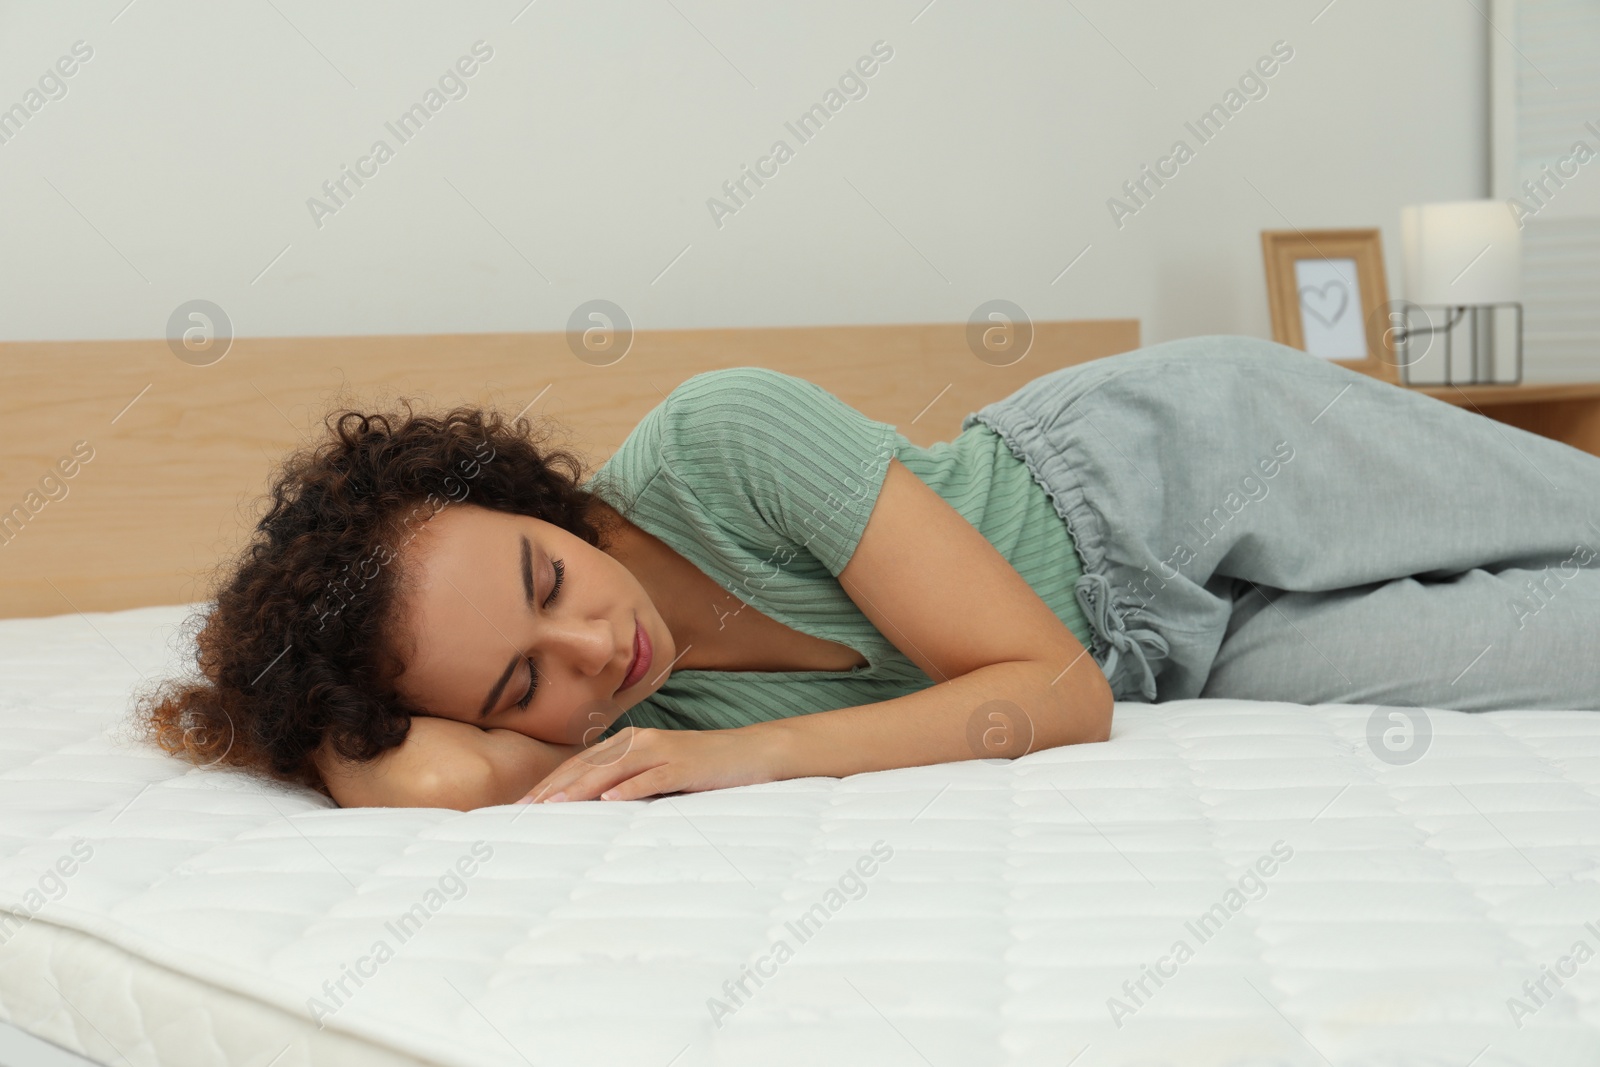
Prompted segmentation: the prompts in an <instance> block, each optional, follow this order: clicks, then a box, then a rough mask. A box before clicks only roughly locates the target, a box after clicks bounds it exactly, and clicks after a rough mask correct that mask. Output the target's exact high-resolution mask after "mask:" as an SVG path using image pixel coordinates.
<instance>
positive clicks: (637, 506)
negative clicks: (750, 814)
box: [139, 336, 1600, 811]
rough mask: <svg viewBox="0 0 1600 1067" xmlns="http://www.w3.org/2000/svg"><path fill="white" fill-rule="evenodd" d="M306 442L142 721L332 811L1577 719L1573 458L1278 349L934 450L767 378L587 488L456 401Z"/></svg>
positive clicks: (587, 795)
mask: <svg viewBox="0 0 1600 1067" xmlns="http://www.w3.org/2000/svg"><path fill="white" fill-rule="evenodd" d="M328 426H329V432H328V434H327V436H326V437H325V439H323V440H322V441H320V442H318V443H315V444H313V445H311V446H308V447H307V448H305V449H303V450H301V451H299V452H297V453H295V454H293V455H291V456H289V457H288V458H287V459H286V460H285V461H284V462H283V463H282V465H281V466H280V468H279V469H278V471H277V472H276V474H275V477H274V482H273V485H272V488H271V493H270V503H269V507H268V510H267V511H266V514H265V516H264V517H263V518H262V519H261V520H260V522H259V523H258V525H257V528H256V530H255V533H254V536H253V538H252V540H251V542H250V544H249V545H248V546H247V547H246V549H245V550H244V551H243V552H242V553H241V554H240V556H239V558H238V559H237V560H235V561H233V562H232V563H231V564H230V566H229V570H228V572H227V575H226V577H225V580H224V581H223V582H222V584H221V586H220V588H219V590H218V592H217V593H216V596H215V598H214V602H213V603H211V604H210V605H208V610H207V612H206V613H205V614H204V615H203V616H200V617H197V618H196V620H195V622H196V624H197V625H198V633H197V635H196V667H197V673H196V674H195V675H193V676H191V677H188V678H182V679H173V680H169V681H167V682H165V683H163V684H162V685H161V686H160V687H159V688H157V689H155V690H153V691H151V692H148V693H146V694H145V695H144V696H143V697H142V698H141V701H140V707H139V712H140V718H141V721H142V722H143V723H144V725H145V726H146V727H147V728H148V730H149V732H150V734H151V736H152V737H153V738H154V739H155V740H156V741H157V742H158V743H159V744H161V746H162V747H163V748H165V749H166V750H167V751H168V752H171V753H173V754H175V755H180V756H183V757H185V758H187V759H189V760H191V761H193V762H195V763H198V764H203V765H210V764H222V765H227V766H234V767H239V768H244V769H248V770H252V771H255V772H258V773H262V774H265V775H269V776H272V777H274V778H277V779H280V780H284V781H288V782H294V783H299V784H303V785H307V786H311V787H312V788H316V789H319V790H321V791H323V792H324V793H326V794H327V795H329V796H330V797H331V798H332V799H333V800H335V801H336V802H337V803H339V804H340V805H343V806H375V805H376V806H424V807H442V808H453V809H457V810H463V811H465V810H471V809H474V808H479V807H485V806H490V805H498V804H512V803H519V802H541V803H550V802H558V801H580V800H638V799H642V798H645V797H650V796H657V795H662V794H670V793H676V792H692V791H699V790H706V789H717V788H724V787H728V786H737V785H748V784H754V783H762V782H771V781H776V780H781V779H788V778H796V777H804V776H812V775H825V776H835V777H839V776H844V775H849V774H855V773H858V772H862V771H873V770H884V769H888V768H895V767H909V766H918V765H926V764H933V763H943V762H949V761H956V760H967V759H977V758H989V757H1000V758H1012V757H1017V756H1021V755H1024V754H1027V753H1029V752H1035V751H1039V750H1041V749H1047V748H1052V747H1055V746H1060V745H1070V744H1079V743H1084V742H1103V741H1106V740H1108V739H1109V738H1111V737H1112V736H1113V728H1112V725H1113V724H1112V710H1113V703H1114V701H1118V700H1133V701H1143V702H1161V701H1168V700H1181V699H1190V698H1197V697H1231V698H1237V699H1248V700H1269V701H1283V702H1289V703H1296V704H1314V703H1348V704H1392V705H1405V706H1414V707H1429V708H1452V709H1458V710H1465V711H1478V710H1491V709H1496V708H1583V709H1596V708H1600V656H1597V655H1596V653H1595V645H1596V640H1597V638H1600V578H1597V575H1600V566H1597V564H1596V563H1595V560H1596V556H1597V552H1596V548H1595V546H1596V545H1600V527H1597V526H1596V525H1595V522H1594V521H1593V519H1592V518H1591V517H1590V512H1591V511H1593V510H1594V509H1595V507H1596V504H1597V502H1600V459H1597V458H1595V457H1593V456H1590V455H1587V454H1585V453H1582V452H1579V451H1578V450H1576V449H1573V448H1570V447H1568V446H1566V445H1563V444H1560V443H1558V442H1555V441H1552V440H1549V439H1546V438H1543V437H1538V436H1535V435H1533V434H1530V433H1527V432H1525V431H1522V430H1518V429H1514V428H1512V427H1509V426H1505V425H1502V424H1499V423H1495V422H1491V421H1490V420H1488V419H1486V418H1483V417H1481V416H1479V415H1476V414H1473V413H1472V412H1469V411H1466V410H1462V409H1459V408H1456V407H1453V406H1451V405H1448V404H1444V403H1441V402H1439V401H1437V400H1433V399H1431V398H1429V397H1426V396H1424V395H1421V394H1419V393H1415V392H1411V391H1408V390H1406V389H1404V388H1401V387H1398V386H1395V385H1391V384H1388V383H1386V382H1382V381H1380V380H1378V379H1376V378H1372V377H1368V376H1365V375H1362V374H1359V373H1356V372H1354V371H1351V370H1348V369H1346V368H1343V367H1340V366H1338V365H1336V364H1332V363H1328V362H1326V361H1324V360H1321V359H1318V358H1316V357H1313V356H1310V355H1307V354H1306V353H1304V352H1301V351H1299V350H1297V349H1293V348H1289V347H1286V346H1283V345H1278V344H1274V343H1271V342H1266V341H1261V340H1256V339H1252V338H1246V337H1233V336H1211V337H1199V338H1191V339H1187V340H1182V341H1173V342H1167V343H1165V344H1158V345H1153V346H1149V347H1146V348H1143V349H1140V350H1138V351H1135V352H1130V353H1126V354H1123V355H1120V356H1113V357H1110V358H1106V359H1100V360H1095V361H1092V362H1089V363H1085V364H1080V365H1078V366H1073V367H1069V368H1066V369H1062V370H1056V371H1052V372H1049V373H1046V374H1044V375H1042V376H1041V377H1039V378H1036V379H1035V380H1033V381H1032V382H1030V383H1028V384H1027V385H1025V386H1023V387H1022V388H1021V389H1019V390H1017V391H1016V392H1015V393H1013V394H1012V395H1011V396H1009V397H1007V398H1006V399H1004V400H1001V401H998V402H995V403H992V404H989V405H987V406H986V407H983V408H981V409H980V410H978V411H975V412H973V413H971V414H969V415H967V416H966V418H965V419H964V420H963V422H962V427H961V433H960V434H959V436H957V437H956V438H955V439H954V440H953V441H949V442H944V443H940V444H936V445H934V446H932V447H928V448H922V447H919V446H916V445H913V444H911V443H910V442H909V441H908V440H907V439H906V438H905V437H904V436H902V435H901V434H900V433H898V432H897V431H896V429H895V428H894V427H893V426H890V425H888V424H885V423H881V422H877V421H874V420H872V419H869V418H867V417H866V416H864V415H863V414H861V413H860V412H858V411H856V410H855V409H853V408H851V407H849V406H848V405H846V404H844V403H843V402H841V401H840V400H838V399H837V398H836V397H834V396H832V395H831V394H830V393H828V392H827V391H825V390H823V389H822V388H820V387H819V386H817V385H814V384H812V383H810V382H808V381H806V380H804V379H801V378H797V377H793V376H790V375H786V374H782V373H779V372H777V371H772V370H763V369H760V368H755V367H736V368H732V369H726V370H718V371H709V372H706V373H703V374H698V375H695V376H694V377H691V378H689V379H688V380H687V381H685V382H684V383H683V384H682V385H680V386H678V387H677V388H676V389H674V390H673V391H672V393H671V394H670V395H669V396H668V397H667V398H666V399H665V400H664V401H662V402H661V403H660V404H659V405H658V406H657V407H655V408H654V409H653V410H651V411H650V412H649V413H648V414H647V415H646V416H645V417H644V418H643V419H642V420H641V421H640V423H639V424H638V426H636V427H635V428H634V429H633V431H632V432H631V433H630V434H629V435H628V437H627V439H626V440H625V441H624V442H623V444H622V446H621V447H620V448H619V449H618V450H617V452H616V453H615V454H614V455H613V456H612V457H611V458H610V459H609V460H607V461H606V462H605V463H604V464H603V465H602V466H601V467H600V468H599V470H598V471H596V472H594V473H593V475H592V476H590V477H588V478H585V477H584V473H585V468H584V466H583V463H582V461H581V460H580V459H579V458H578V457H576V456H574V455H573V454H571V453H570V452H567V451H564V450H562V449H559V448H555V447H546V441H545V440H544V439H543V438H542V437H541V435H539V434H538V433H536V432H535V430H534V429H533V428H532V427H531V426H530V425H529V424H528V423H527V422H526V421H525V420H521V419H519V420H515V421H508V420H506V419H504V418H503V417H501V416H500V415H498V414H496V413H493V412H488V411H484V410H480V409H477V408H456V409H454V410H452V411H449V412H445V413H439V414H427V413H421V414H419V413H417V412H415V411H412V410H411V409H410V408H409V407H407V408H406V410H404V411H393V412H389V413H387V414H362V413H358V412H353V411H343V412H337V413H335V414H334V415H331V416H329V419H328ZM1291 713H1292V709H1285V714H1291Z"/></svg>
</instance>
